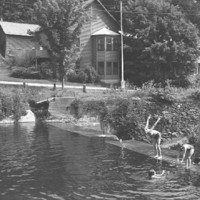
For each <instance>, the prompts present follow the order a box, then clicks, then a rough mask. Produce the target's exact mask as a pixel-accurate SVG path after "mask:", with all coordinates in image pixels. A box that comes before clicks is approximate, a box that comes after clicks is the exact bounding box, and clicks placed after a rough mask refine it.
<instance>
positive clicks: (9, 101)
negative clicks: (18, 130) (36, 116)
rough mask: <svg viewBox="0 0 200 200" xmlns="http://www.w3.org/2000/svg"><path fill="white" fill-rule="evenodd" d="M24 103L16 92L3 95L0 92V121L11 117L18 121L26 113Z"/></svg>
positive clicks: (3, 93)
mask: <svg viewBox="0 0 200 200" xmlns="http://www.w3.org/2000/svg"><path fill="white" fill-rule="evenodd" d="M25 104H26V103H25V101H24V98H23V96H22V95H20V94H19V93H18V92H17V91H15V92H13V93H5V92H2V91H0V120H2V119H3V118H6V117H9V116H11V115H12V116H13V118H14V120H15V121H18V120H19V119H20V117H21V116H22V115H24V114H25V113H26V109H25Z"/></svg>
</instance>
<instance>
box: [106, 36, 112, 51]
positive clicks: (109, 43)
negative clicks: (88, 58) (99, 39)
mask: <svg viewBox="0 0 200 200" xmlns="http://www.w3.org/2000/svg"><path fill="white" fill-rule="evenodd" d="M106 51H112V38H108V37H107V38H106Z"/></svg>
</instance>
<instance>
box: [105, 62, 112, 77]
mask: <svg viewBox="0 0 200 200" xmlns="http://www.w3.org/2000/svg"><path fill="white" fill-rule="evenodd" d="M106 75H112V62H107V63H106Z"/></svg>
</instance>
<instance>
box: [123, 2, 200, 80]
mask: <svg viewBox="0 0 200 200" xmlns="http://www.w3.org/2000/svg"><path fill="white" fill-rule="evenodd" d="M128 4H129V6H127V7H126V9H125V11H124V13H125V14H124V29H125V31H126V32H128V33H130V35H129V37H127V38H126V42H127V43H128V44H129V45H130V46H131V47H132V52H131V58H132V61H133V62H134V65H135V66H136V68H137V75H136V77H133V78H138V81H139V79H140V80H141V79H143V81H148V80H151V79H154V80H156V81H158V82H164V81H165V80H166V79H172V80H176V79H177V78H180V77H185V76H186V75H187V74H189V73H190V72H191V71H192V70H193V65H192V63H193V62H194V61H195V60H196V59H197V57H198V41H199V37H198V34H199V32H198V29H197V28H196V26H195V25H194V24H192V23H191V22H190V21H189V20H188V19H187V18H186V16H185V15H184V13H182V12H181V10H180V9H179V8H178V7H176V6H174V5H172V4H170V2H168V1H166V0H135V1H133V0H129V1H128ZM131 70H132V71H133V69H131ZM144 74H145V75H146V76H144ZM140 75H141V76H140ZM141 77H142V78H141Z"/></svg>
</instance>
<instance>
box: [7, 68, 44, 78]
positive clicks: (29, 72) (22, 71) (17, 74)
mask: <svg viewBox="0 0 200 200" xmlns="http://www.w3.org/2000/svg"><path fill="white" fill-rule="evenodd" d="M10 76H11V77H14V78H22V79H41V78H42V77H41V75H40V72H39V71H36V69H35V67H29V68H25V67H14V68H13V69H12V72H11V75H10Z"/></svg>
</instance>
